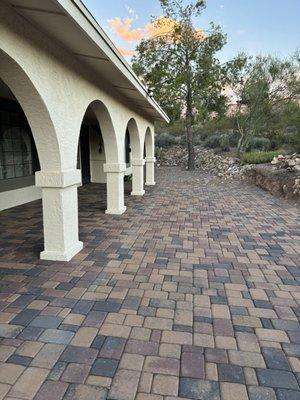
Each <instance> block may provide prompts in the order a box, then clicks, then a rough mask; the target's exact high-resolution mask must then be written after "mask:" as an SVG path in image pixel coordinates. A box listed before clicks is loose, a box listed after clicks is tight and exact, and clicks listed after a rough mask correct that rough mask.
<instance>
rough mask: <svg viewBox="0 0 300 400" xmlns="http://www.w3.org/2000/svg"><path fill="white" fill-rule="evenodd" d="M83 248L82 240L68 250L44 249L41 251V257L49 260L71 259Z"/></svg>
mask: <svg viewBox="0 0 300 400" xmlns="http://www.w3.org/2000/svg"><path fill="white" fill-rule="evenodd" d="M82 248H83V243H82V242H79V241H78V242H77V243H76V244H75V245H74V246H73V247H72V248H71V249H69V250H68V251H64V252H61V251H51V250H50V251H48V250H44V251H42V252H41V254H40V257H41V260H49V261H70V260H71V259H72V258H73V257H74V256H75V255H76V254H77V253H79V252H80V250H82Z"/></svg>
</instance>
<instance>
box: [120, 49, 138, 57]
mask: <svg viewBox="0 0 300 400" xmlns="http://www.w3.org/2000/svg"><path fill="white" fill-rule="evenodd" d="M118 50H119V52H120V53H121V54H122V56H124V57H132V56H134V54H135V51H134V50H131V49H125V47H118Z"/></svg>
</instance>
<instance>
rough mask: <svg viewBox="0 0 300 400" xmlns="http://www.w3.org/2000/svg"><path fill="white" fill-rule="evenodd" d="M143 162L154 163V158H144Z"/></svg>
mask: <svg viewBox="0 0 300 400" xmlns="http://www.w3.org/2000/svg"><path fill="white" fill-rule="evenodd" d="M145 161H146V163H155V162H156V158H155V157H146V158H145Z"/></svg>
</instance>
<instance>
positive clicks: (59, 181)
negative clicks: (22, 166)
mask: <svg viewBox="0 0 300 400" xmlns="http://www.w3.org/2000/svg"><path fill="white" fill-rule="evenodd" d="M80 184H81V171H80V169H70V170H66V171H38V172H36V173H35V185H36V186H37V187H43V188H66V187H69V186H75V185H80Z"/></svg>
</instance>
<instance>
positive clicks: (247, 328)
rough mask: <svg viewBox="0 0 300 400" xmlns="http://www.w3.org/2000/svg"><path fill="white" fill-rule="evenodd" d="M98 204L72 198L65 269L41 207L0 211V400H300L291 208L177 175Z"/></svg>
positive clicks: (161, 174)
mask: <svg viewBox="0 0 300 400" xmlns="http://www.w3.org/2000/svg"><path fill="white" fill-rule="evenodd" d="M127 190H128V192H129V188H127ZM104 200H105V193H104V188H103V187H101V186H100V185H88V186H85V187H83V188H81V189H80V195H79V204H80V233H81V240H83V241H84V243H85V247H84V249H83V251H82V252H80V253H79V254H78V255H77V256H76V257H75V258H74V259H73V260H72V261H71V262H69V263H59V262H47V261H41V260H39V259H38V254H39V251H40V250H41V249H42V231H41V229H42V227H41V203H40V202H39V201H38V202H34V203H31V204H28V205H25V206H21V207H18V208H15V209H11V210H7V211H5V212H2V213H1V215H0V227H1V228H0V361H1V365H0V399H7V400H8V399H10V400H13V399H35V400H48V399H49V400H58V399H63V398H64V399H69V400H71V399H72V400H76V399H78V400H79V399H80V400H82V399H84V400H93V399H97V400H100V399H106V398H108V399H115V400H134V399H137V400H172V399H173V400H176V399H179V398H180V399H201V400H220V399H221V400H235V399H238V400H246V399H250V400H276V399H278V400H299V399H300V388H299V385H300V361H299V357H300V324H299V317H300V307H299V306H300V287H299V283H300V257H299V254H300V244H299V233H300V232H299V210H297V209H296V208H295V207H293V206H292V205H290V204H288V203H286V202H284V201H283V200H280V199H276V198H274V197H271V196H270V195H268V194H267V193H265V192H263V191H262V190H260V189H258V188H255V187H252V186H247V185H246V184H242V183H239V182H233V183H221V182H219V183H217V182H215V181H211V180H210V178H209V177H206V176H203V175H201V174H200V173H199V172H196V173H188V172H185V171H180V170H179V169H176V168H169V169H168V168H166V169H160V170H159V171H158V173H157V185H156V186H155V187H151V188H148V189H147V193H146V195H145V196H144V197H141V198H137V197H132V196H131V197H130V196H126V203H127V206H128V210H127V212H126V213H125V214H124V215H122V216H120V217H112V216H108V215H105V214H104V213H103V210H104V209H105V204H104Z"/></svg>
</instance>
